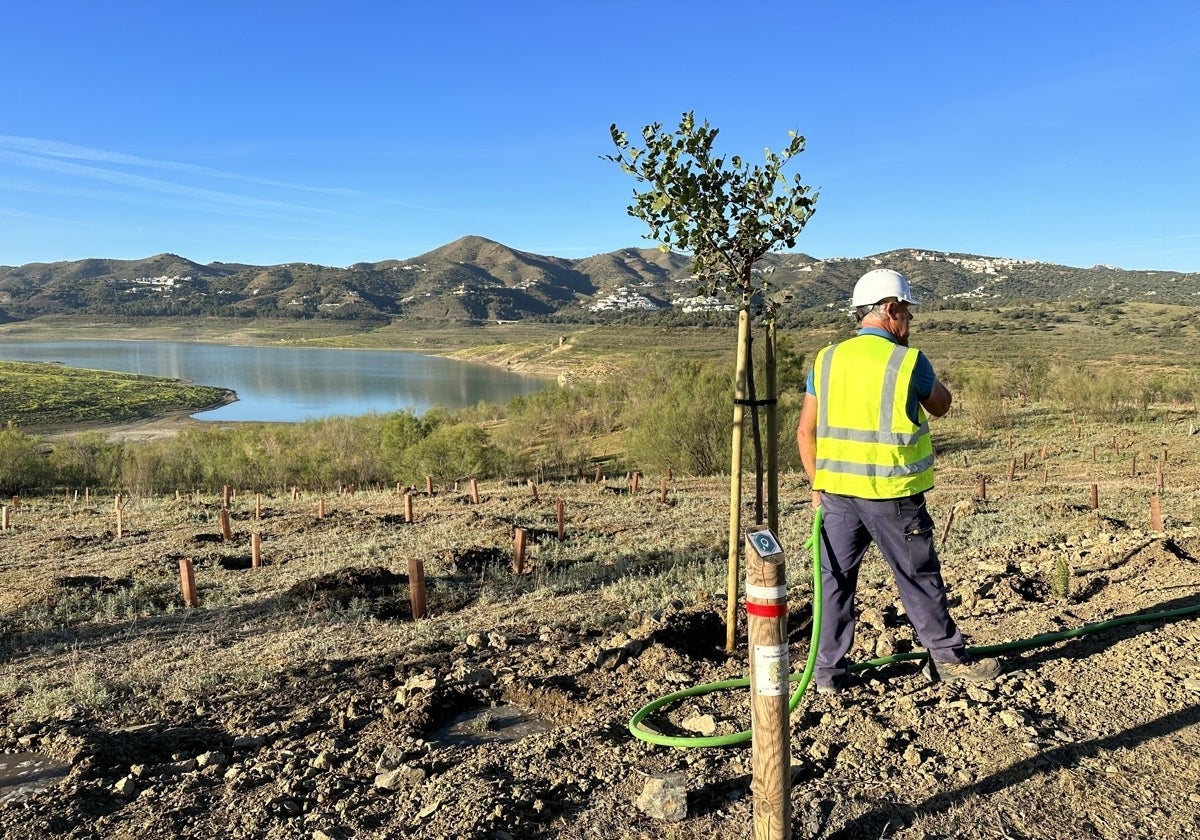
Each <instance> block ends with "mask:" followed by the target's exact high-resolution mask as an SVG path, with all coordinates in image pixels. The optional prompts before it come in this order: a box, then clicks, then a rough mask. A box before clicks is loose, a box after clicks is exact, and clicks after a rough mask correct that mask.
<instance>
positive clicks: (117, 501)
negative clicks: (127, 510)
mask: <svg viewBox="0 0 1200 840" xmlns="http://www.w3.org/2000/svg"><path fill="white" fill-rule="evenodd" d="M124 505H125V503H124V502H123V501H122V500H121V494H120V493H118V494H117V495H116V496H114V497H113V510H120V509H121V508H122V507H124ZM16 508H17V497H16V496H13V510H16Z"/></svg>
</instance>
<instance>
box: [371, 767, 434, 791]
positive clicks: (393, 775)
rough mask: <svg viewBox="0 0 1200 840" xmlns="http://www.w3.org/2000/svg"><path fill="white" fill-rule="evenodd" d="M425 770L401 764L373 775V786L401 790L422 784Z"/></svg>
mask: <svg viewBox="0 0 1200 840" xmlns="http://www.w3.org/2000/svg"><path fill="white" fill-rule="evenodd" d="M424 782H425V771H424V770H422V769H421V768H420V767H409V766H407V765H406V766H402V767H397V768H396V769H395V770H389V771H387V772H386V773H380V774H379V775H378V776H376V777H375V787H377V788H383V789H384V790H401V789H403V788H412V787H417V786H418V785H421V784H424Z"/></svg>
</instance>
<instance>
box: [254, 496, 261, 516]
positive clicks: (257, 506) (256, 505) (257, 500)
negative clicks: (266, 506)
mask: <svg viewBox="0 0 1200 840" xmlns="http://www.w3.org/2000/svg"><path fill="white" fill-rule="evenodd" d="M254 518H255V519H262V493H255V494H254Z"/></svg>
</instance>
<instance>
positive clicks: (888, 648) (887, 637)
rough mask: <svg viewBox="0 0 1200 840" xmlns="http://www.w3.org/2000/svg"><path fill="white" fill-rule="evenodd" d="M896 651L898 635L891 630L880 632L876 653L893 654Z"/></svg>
mask: <svg viewBox="0 0 1200 840" xmlns="http://www.w3.org/2000/svg"><path fill="white" fill-rule="evenodd" d="M895 652H896V636H895V635H894V634H893V633H892V631H891V630H884V631H882V632H881V633H880V634H879V638H878V639H876V640H875V655H876V656H881V657H882V656H891V655H892V654H893V653H895Z"/></svg>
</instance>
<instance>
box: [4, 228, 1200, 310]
mask: <svg viewBox="0 0 1200 840" xmlns="http://www.w3.org/2000/svg"><path fill="white" fill-rule="evenodd" d="M690 264H691V260H690V258H689V257H687V256H685V255H682V254H676V253H670V252H662V251H660V250H658V249H657V248H625V249H621V250H618V251H613V252H611V253H606V254H596V255H594V256H591V257H586V258H583V259H567V258H564V257H555V256H547V255H542V254H533V253H529V252H527V251H519V250H516V249H514V248H510V247H509V246H507V245H504V244H501V243H499V242H494V241H492V240H490V239H485V238H484V237H481V236H464V237H462V238H461V239H456V240H455V241H453V242H450V243H447V244H445V245H442V246H441V247H439V248H435V249H433V250H432V251H429V252H427V253H424V254H421V255H419V256H416V257H411V258H408V259H393V260H384V261H381V262H375V263H368V262H360V263H355V264H353V265H351V266H347V267H345V268H337V267H332V266H321V265H313V264H310V263H285V264H282V265H273V266H255V265H245V264H239V263H223V262H214V263H210V264H208V265H200V264H199V263H195V262H192V261H191V260H189V259H187V258H185V257H181V256H178V255H176V254H158V255H156V256H152V257H147V258H145V259H140V260H112V259H85V260H75V261H71V262H55V263H30V264H27V265H22V266H16V267H8V266H0V320H5V321H11V320H23V319H28V318H35V317H38V316H41V315H54V314H58V315H62V314H78V315H97V316H99V315H131V316H197V315H220V316H237V317H260V318H335V319H345V320H367V321H380V322H382V321H390V320H395V319H404V318H414V319H442V320H445V319H449V320H456V321H485V320H499V321H515V320H521V319H524V318H544V319H559V320H568V321H593V320H605V319H611V318H613V317H636V316H638V315H639V314H642V313H655V317H658V318H667V319H669V320H671V321H672V322H679V323H687V322H693V321H694V322H700V321H702V320H704V319H706V318H711V317H712V313H713V312H717V311H721V310H722V309H724V308H727V304H726V303H725V302H724V301H720V300H705V299H701V298H698V297H697V296H696V287H697V283H696V281H695V278H693V277H692V276H691V274H690V271H689V268H690ZM879 265H887V266H889V267H893V268H896V269H899V270H901V271H903V272H905V273H906V274H908V276H909V277H910V279H912V281H913V282H914V284H915V289H916V292H917V294H918V295H919V296H920V297H921V298H922V303H925V304H927V305H930V306H934V307H937V306H971V305H1001V304H1005V303H1012V302H1014V301H1048V302H1050V301H1053V302H1078V303H1083V302H1087V301H1092V302H1095V301H1105V302H1127V301H1132V300H1142V301H1146V300H1148V301H1156V302H1160V303H1172V304H1195V303H1196V302H1197V298H1198V296H1200V274H1186V273H1181V272H1170V271H1133V270H1126V269H1120V268H1114V267H1112V266H1093V267H1092V268H1074V267H1070V266H1062V265H1054V264H1051V263H1041V262H1036V261H1032V260H1021V259H1014V258H1005V257H985V256H978V255H973V254H955V253H947V252H943V251H929V250H921V249H917V248H904V249H899V250H895V251H888V252H885V253H881V254H873V255H870V256H866V257H855V258H834V259H825V260H820V259H816V258H814V257H810V256H808V255H807V254H802V253H784V254H768V255H767V256H766V257H764V258H763V260H762V262H761V267H762V268H763V269H764V270H768V269H769V270H770V271H771V272H772V274H771V281H772V284H773V285H774V286H775V287H776V288H779V289H782V290H786V291H787V292H790V293H791V295H792V302H791V304H790V305H789V307H788V309H789V311H791V312H803V311H804V310H807V309H818V308H819V309H821V310H825V309H827V308H829V307H830V306H835V307H836V306H841V305H843V304H845V302H846V301H847V299H848V298H849V295H850V289H851V287H852V286H853V284H854V281H855V280H856V279H857V278H858V277H859V276H860V275H861V274H862V273H863V272H864V271H867V270H869V269H870V268H873V267H876V266H879Z"/></svg>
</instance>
